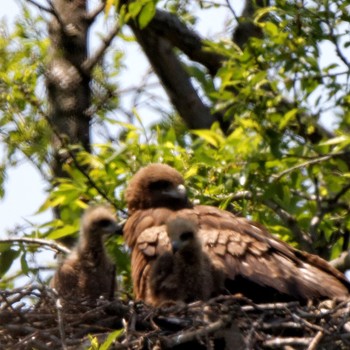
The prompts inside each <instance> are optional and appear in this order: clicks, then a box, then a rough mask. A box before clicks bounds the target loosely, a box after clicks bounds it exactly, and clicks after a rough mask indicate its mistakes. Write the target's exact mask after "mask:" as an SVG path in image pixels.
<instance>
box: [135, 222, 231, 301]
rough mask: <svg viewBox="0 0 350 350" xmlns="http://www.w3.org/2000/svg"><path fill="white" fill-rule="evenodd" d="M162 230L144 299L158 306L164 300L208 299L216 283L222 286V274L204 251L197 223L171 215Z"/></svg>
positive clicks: (145, 232) (214, 289) (216, 285)
mask: <svg viewBox="0 0 350 350" xmlns="http://www.w3.org/2000/svg"><path fill="white" fill-rule="evenodd" d="M148 230H150V231H152V230H153V228H152V227H151V228H149V229H148ZM165 230H166V233H167V236H165V237H164V240H163V243H164V244H165V246H164V252H163V253H161V252H160V254H159V257H158V258H157V259H156V260H155V262H154V264H153V266H152V268H151V271H150V282H149V286H150V288H149V290H148V295H147V296H146V300H145V301H146V302H147V303H149V304H153V305H155V306H159V305H162V304H163V303H166V302H168V301H184V302H191V301H194V300H198V299H200V300H207V299H209V298H210V297H211V296H212V293H214V291H216V290H217V288H218V285H219V284H220V283H221V285H222V286H223V281H224V278H223V277H224V276H223V274H221V273H220V271H217V272H216V271H215V269H214V268H213V266H212V265H211V262H210V260H209V258H208V256H207V255H206V254H205V253H204V251H203V249H202V245H201V241H200V240H199V238H198V236H197V234H198V227H197V225H196V224H195V223H194V222H193V221H191V220H188V219H186V218H181V217H175V218H174V219H173V220H169V221H168V222H167V224H166V227H165ZM148 234H150V232H147V230H145V231H144V232H143V233H142V234H141V235H148ZM151 234H152V233H151ZM141 240H142V237H141ZM169 246H170V249H167V248H168V247H169ZM161 249H162V248H160V250H161ZM180 286H181V287H180Z"/></svg>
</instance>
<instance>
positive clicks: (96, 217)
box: [81, 205, 118, 238]
mask: <svg viewBox="0 0 350 350" xmlns="http://www.w3.org/2000/svg"><path fill="white" fill-rule="evenodd" d="M81 224H82V233H83V235H84V237H85V238H88V237H89V238H90V237H92V236H99V237H101V236H103V235H111V234H114V233H116V232H117V230H118V225H117V218H116V214H115V211H114V210H113V209H112V208H111V207H109V206H107V205H98V206H92V207H90V208H88V209H87V210H86V211H85V213H84V215H83V217H82V223H81Z"/></svg>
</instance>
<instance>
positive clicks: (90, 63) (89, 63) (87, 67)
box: [82, 23, 120, 74]
mask: <svg viewBox="0 0 350 350" xmlns="http://www.w3.org/2000/svg"><path fill="white" fill-rule="evenodd" d="M119 30H120V26H119V23H116V24H115V26H114V27H113V28H112V30H111V31H110V32H109V34H108V35H107V36H106V37H105V38H104V39H103V40H102V45H101V47H100V48H98V49H97V50H96V52H95V54H94V55H93V56H92V57H90V58H88V59H86V61H85V62H83V64H82V69H83V70H84V72H85V73H86V74H90V73H91V70H92V68H94V66H95V65H96V64H97V63H98V62H99V61H100V60H101V59H102V57H103V55H104V54H105V52H106V50H107V49H108V47H109V46H110V44H111V42H112V40H113V39H114V38H115V36H116V35H117V34H118V32H119Z"/></svg>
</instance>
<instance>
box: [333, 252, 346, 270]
mask: <svg viewBox="0 0 350 350" xmlns="http://www.w3.org/2000/svg"><path fill="white" fill-rule="evenodd" d="M330 264H331V265H332V266H333V267H335V268H336V269H338V270H339V271H342V272H345V271H346V270H349V269H350V251H346V252H343V253H341V254H340V256H339V257H338V258H336V259H334V260H332V261H330Z"/></svg>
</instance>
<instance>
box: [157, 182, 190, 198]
mask: <svg viewBox="0 0 350 350" xmlns="http://www.w3.org/2000/svg"><path fill="white" fill-rule="evenodd" d="M162 194H164V195H166V196H168V197H170V198H174V199H187V191H186V187H185V186H184V185H182V184H180V185H177V186H176V187H174V188H171V189H169V190H163V191H162Z"/></svg>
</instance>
